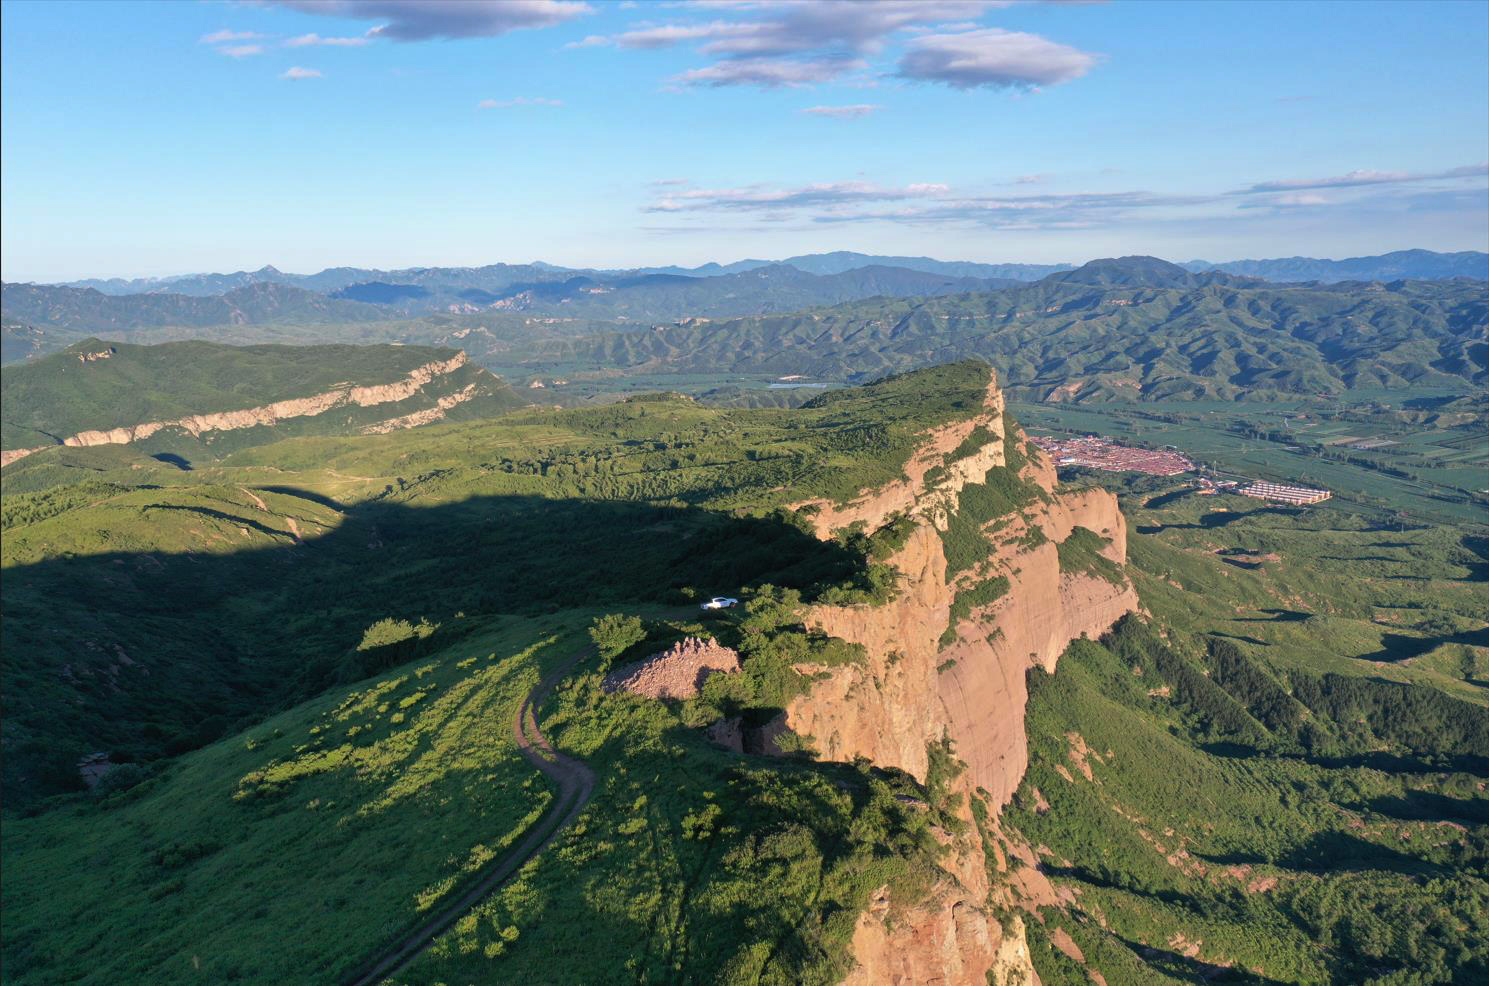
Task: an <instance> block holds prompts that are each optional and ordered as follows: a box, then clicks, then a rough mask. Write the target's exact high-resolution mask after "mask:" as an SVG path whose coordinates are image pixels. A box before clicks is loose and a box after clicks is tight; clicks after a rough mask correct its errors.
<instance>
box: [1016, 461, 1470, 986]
mask: <svg viewBox="0 0 1489 986" xmlns="http://www.w3.org/2000/svg"><path fill="white" fill-rule="evenodd" d="M1072 478H1078V479H1079V480H1080V481H1083V482H1093V481H1095V482H1101V483H1104V484H1106V485H1109V486H1111V487H1113V488H1114V489H1116V490H1117V491H1118V492H1119V495H1120V496H1121V499H1122V506H1123V510H1124V512H1125V513H1126V514H1127V515H1128V518H1129V521H1130V523H1131V524H1132V527H1133V529H1134V536H1132V537H1131V538H1130V540H1129V552H1130V557H1131V560H1132V564H1131V565H1129V568H1128V571H1129V574H1131V575H1132V577H1133V578H1134V579H1135V581H1136V583H1137V585H1138V588H1139V593H1140V596H1141V598H1142V600H1143V603H1144V605H1145V607H1147V609H1148V610H1149V611H1150V612H1151V613H1152V619H1151V621H1150V622H1145V621H1144V620H1141V619H1138V618H1136V617H1129V618H1128V619H1127V620H1125V621H1124V622H1123V623H1122V624H1121V625H1120V626H1119V627H1118V628H1117V630H1116V631H1115V632H1113V633H1112V634H1111V635H1110V636H1108V637H1107V638H1105V639H1104V640H1103V641H1102V643H1101V644H1100V645H1097V644H1095V643H1090V642H1078V643H1077V644H1075V645H1073V646H1072V647H1071V649H1070V650H1069V651H1068V652H1067V653H1066V655H1065V656H1064V657H1062V658H1061V662H1060V665H1059V669H1058V671H1057V672H1056V673H1055V674H1054V675H1053V676H1049V675H1045V674H1043V673H1042V672H1037V671H1036V672H1031V681H1030V686H1031V698H1030V705H1029V712H1028V719H1027V728H1028V734H1029V738H1030V769H1029V772H1028V774H1027V775H1026V777H1025V780H1024V783H1023V785H1022V786H1021V788H1020V792H1019V794H1018V796H1017V797H1016V799H1015V803H1014V806H1013V807H1012V808H1011V809H1010V811H1009V812H1008V813H1007V814H1006V815H1005V817H1006V819H1007V820H1008V821H1009V822H1010V824H1012V825H1013V827H1015V828H1016V829H1017V830H1018V831H1019V832H1020V833H1021V834H1022V835H1023V836H1024V837H1025V838H1026V839H1027V840H1028V841H1029V844H1030V845H1031V846H1035V847H1042V848H1041V851H1040V853H1039V855H1040V859H1041V862H1040V866H1041V868H1042V869H1043V870H1045V871H1046V873H1047V874H1048V875H1049V876H1050V877H1051V878H1052V879H1054V881H1055V882H1056V884H1057V885H1060V886H1063V887H1066V888H1069V889H1071V890H1074V891H1075V893H1076V896H1075V898H1074V903H1073V904H1072V905H1070V906H1069V907H1066V908H1062V909H1059V910H1055V909H1051V908H1044V909H1043V910H1042V914H1043V916H1044V922H1043V923H1042V924H1041V923H1037V922H1036V923H1032V924H1031V946H1032V948H1033V951H1034V955H1035V959H1036V965H1037V967H1038V969H1039V972H1040V976H1041V979H1042V981H1044V982H1046V983H1060V984H1072V986H1073V984H1076V983H1085V982H1089V978H1088V976H1087V973H1086V970H1085V969H1084V968H1081V965H1080V963H1076V962H1074V961H1073V960H1071V959H1069V958H1068V957H1067V956H1066V955H1065V954H1064V953H1062V952H1061V951H1059V950H1058V949H1057V948H1055V947H1054V946H1053V945H1052V944H1051V937H1050V936H1051V935H1052V934H1053V930H1054V929H1055V928H1060V929H1063V931H1064V932H1065V933H1067V934H1069V935H1070V936H1072V938H1073V939H1074V940H1075V942H1076V943H1077V945H1078V946H1079V948H1080V949H1081V951H1082V953H1083V955H1084V957H1085V965H1086V966H1087V967H1089V968H1091V969H1097V970H1099V971H1100V972H1101V974H1102V975H1103V977H1104V978H1105V980H1106V981H1107V982H1108V983H1109V984H1112V986H1117V984H1120V983H1131V984H1147V983H1154V982H1194V981H1199V980H1213V981H1228V980H1234V981H1250V982H1278V983H1331V984H1336V983H1337V984H1341V986H1342V984H1357V983H1382V984H1384V983H1393V984H1394V983H1439V982H1440V983H1448V982H1454V983H1458V982H1475V981H1478V979H1480V978H1482V977H1483V976H1484V975H1485V974H1486V967H1485V966H1484V955H1485V954H1489V952H1486V948H1489V941H1486V940H1485V939H1484V937H1483V930H1482V929H1483V928H1484V927H1485V926H1486V917H1489V795H1486V793H1485V790H1486V788H1485V786H1486V784H1489V709H1486V705H1489V698H1486V694H1485V692H1484V682H1485V681H1486V680H1489V675H1486V670H1489V629H1486V627H1485V619H1484V614H1485V613H1486V612H1489V581H1486V580H1485V579H1484V577H1483V572H1484V568H1483V565H1484V555H1483V550H1484V544H1483V541H1482V534H1481V533H1480V532H1479V531H1478V530H1477V529H1475V528H1465V527H1457V528H1454V527H1441V526H1435V525H1434V526H1424V525H1412V524H1405V525H1404V524H1402V523H1401V522H1400V521H1399V519H1397V518H1396V517H1394V516H1391V515H1385V516H1380V517H1377V518H1371V517H1368V516H1364V515H1362V514H1361V513H1359V512H1357V508H1355V507H1353V506H1350V507H1349V508H1347V509H1346V508H1339V507H1335V506H1333V505H1324V506H1322V507H1312V508H1308V509H1280V508H1277V507H1271V506H1266V505H1263V504H1258V503H1256V502H1255V501H1248V500H1245V499H1244V498H1240V497H1226V496H1218V497H1204V496H1198V495H1196V494H1194V493H1193V492H1189V491H1186V489H1185V486H1184V483H1183V480H1180V479H1170V480H1159V479H1154V478H1151V477H1136V478H1131V477H1129V478H1124V477H1122V476H1117V475H1113V474H1095V473H1080V474H1078V476H1072ZM1085 750H1089V751H1094V752H1081V751H1085ZM1081 764H1085V765H1086V766H1087V767H1088V768H1089V769H1090V770H1091V771H1092V779H1091V780H1087V779H1086V777H1085V774H1084V772H1083V771H1082V770H1081V769H1080V765H1081Z"/></svg>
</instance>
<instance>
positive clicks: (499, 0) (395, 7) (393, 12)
mask: <svg viewBox="0 0 1489 986" xmlns="http://www.w3.org/2000/svg"><path fill="white" fill-rule="evenodd" d="M274 2H276V3H278V4H279V5H280V6H283V7H289V8H291V9H293V10H299V11H302V12H304V13H307V14H319V15H321V16H328V17H349V18H352V19H355V20H376V21H381V22H382V23H381V24H380V25H378V26H377V27H374V28H373V29H372V30H371V31H370V32H368V33H369V35H370V36H372V37H380V38H391V39H393V40H394V41H429V40H433V39H436V38H443V39H450V38H491V37H496V36H497V35H500V34H506V33H507V32H509V31H516V30H521V29H523V28H538V27H552V26H553V25H555V24H562V23H563V22H564V21H568V20H572V19H574V18H575V17H579V16H582V15H584V14H588V13H591V12H592V11H593V10H594V8H593V7H591V6H590V5H589V4H588V3H584V2H582V0H274Z"/></svg>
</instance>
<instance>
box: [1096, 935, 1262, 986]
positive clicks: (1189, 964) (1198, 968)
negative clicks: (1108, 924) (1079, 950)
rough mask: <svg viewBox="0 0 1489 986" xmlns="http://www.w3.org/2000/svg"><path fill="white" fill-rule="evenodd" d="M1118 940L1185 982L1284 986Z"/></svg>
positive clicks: (1238, 970) (1169, 950)
mask: <svg viewBox="0 0 1489 986" xmlns="http://www.w3.org/2000/svg"><path fill="white" fill-rule="evenodd" d="M1116 937H1117V940H1118V941H1120V942H1121V943H1122V944H1124V945H1126V946H1127V947H1128V948H1130V949H1131V950H1132V951H1133V954H1135V955H1137V956H1138V957H1139V958H1141V959H1142V960H1143V961H1144V962H1146V963H1148V964H1149V965H1151V966H1153V968H1155V969H1157V970H1158V971H1160V972H1162V973H1163V974H1164V975H1166V976H1171V977H1173V978H1174V979H1177V980H1179V981H1181V982H1187V983H1251V984H1255V986H1274V984H1275V986H1282V983H1283V980H1281V979H1272V978H1270V977H1268V976H1263V975H1259V974H1257V973H1255V972H1252V971H1251V970H1250V969H1242V968H1238V967H1236V966H1228V965H1219V964H1217V963H1214V962H1206V961H1205V960H1204V959H1201V958H1198V957H1191V956H1188V955H1185V954H1183V953H1182V952H1176V951H1174V950H1173V949H1172V948H1157V947H1155V946H1153V945H1144V944H1143V943H1142V942H1140V941H1134V940H1132V939H1130V938H1123V937H1122V936H1121V935H1117V936H1116Z"/></svg>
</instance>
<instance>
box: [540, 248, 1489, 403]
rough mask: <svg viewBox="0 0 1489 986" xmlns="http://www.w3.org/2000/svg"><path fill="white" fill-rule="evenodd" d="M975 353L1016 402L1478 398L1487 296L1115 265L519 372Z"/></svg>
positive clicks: (811, 363) (912, 363)
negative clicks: (1448, 394)
mask: <svg viewBox="0 0 1489 986" xmlns="http://www.w3.org/2000/svg"><path fill="white" fill-rule="evenodd" d="M972 356H975V357H980V358H983V359H985V360H987V361H989V362H990V363H992V364H993V365H994V366H996V367H997V368H998V370H999V374H1000V379H1002V380H1003V381H1004V382H1005V386H1006V388H1007V389H1008V390H1009V391H1010V392H1011V393H1013V394H1014V395H1015V396H1018V397H1024V398H1035V399H1055V400H1081V401H1086V400H1103V399H1111V398H1139V399H1172V398H1196V399H1198V398H1212V397H1213V398H1223V399H1231V398H1237V397H1266V396H1270V395H1276V394H1285V395H1318V394H1335V393H1339V392H1342V391H1345V390H1350V389H1355V388H1364V387H1380V386H1403V385H1406V384H1414V385H1424V386H1430V385H1439V386H1444V387H1458V388H1461V387H1466V386H1474V387H1478V386H1483V385H1484V384H1486V383H1489V288H1486V286H1485V285H1484V284H1483V283H1482V282H1473V281H1398V282H1392V283H1389V284H1380V283H1359V282H1349V283H1341V284H1333V285H1321V284H1294V285H1283V284H1272V283H1268V282H1265V281H1259V280H1252V279H1248V278H1240V277H1235V276H1232V275H1227V274H1224V273H1219V272H1205V273H1198V274H1196V273H1192V272H1189V271H1186V270H1184V269H1183V268H1181V267H1178V266H1176V265H1174V264H1169V263H1166V262H1164V261H1161V260H1157V259H1155V258H1152V257H1129V258H1122V259H1120V260H1100V261H1093V262H1092V263H1090V264H1087V265H1085V266H1084V267H1081V268H1079V269H1078V270H1075V271H1069V272H1064V273H1057V274H1054V275H1051V276H1050V277H1047V278H1045V279H1043V280H1041V281H1038V282H1036V283H1034V284H1030V285H1026V286H1022V287H1014V288H1006V289H1003V290H999V291H993V292H984V293H977V294H962V295H954V296H948V297H942V298H929V299H913V300H886V299H874V300H872V301H867V302H859V303H854V304H846V305H840V306H838V307H835V308H825V309H819V310H816V311H811V312H803V313H800V314H795V315H784V316H765V317H755V318H740V319H731V320H729V321H722V322H718V321H715V322H704V321H699V320H694V321H688V322H684V323H682V324H678V325H674V326H669V327H665V328H659V329H657V330H655V331H648V332H622V333H612V334H605V335H599V336H592V337H587V338H579V339H570V340H556V341H551V342H548V343H543V344H538V345H535V346H533V347H532V348H531V349H530V350H529V351H528V353H527V354H526V357H525V362H526V363H527V365H528V366H530V367H533V368H537V367H543V366H558V367H564V368H566V369H569V370H577V369H580V368H583V367H593V366H604V367H620V368H624V369H627V370H629V371H631V372H647V373H657V372H679V373H702V372H711V373H770V374H804V375H810V376H812V377H815V378H818V379H821V380H826V381H850V382H851V381H856V380H863V379H868V378H872V377H874V376H877V375H880V374H883V373H885V372H892V371H899V370H904V369H908V368H912V367H916V366H923V365H927V364H931V363H936V362H940V361H944V360H949V359H960V358H965V357H972Z"/></svg>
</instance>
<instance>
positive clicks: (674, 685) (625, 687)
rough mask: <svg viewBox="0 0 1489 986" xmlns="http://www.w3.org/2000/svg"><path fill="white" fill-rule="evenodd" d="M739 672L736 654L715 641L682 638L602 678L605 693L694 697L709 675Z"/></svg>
mask: <svg viewBox="0 0 1489 986" xmlns="http://www.w3.org/2000/svg"><path fill="white" fill-rule="evenodd" d="M738 670H739V653H738V652H737V651H735V650H734V649H733V648H730V647H725V646H723V645H722V644H720V643H719V642H718V641H716V640H701V639H699V638H697V637H684V638H683V639H682V640H679V641H678V642H677V643H675V644H673V645H672V646H671V647H669V648H667V649H666V650H664V651H660V652H658V653H656V654H652V655H651V656H650V657H646V658H643V659H642V660H640V661H637V662H635V663H634V664H627V665H624V666H623V667H619V668H616V669H615V670H614V671H611V672H610V673H609V674H607V675H606V676H605V681H604V684H603V687H604V689H605V691H607V692H618V691H628V692H634V693H636V694H637V695H645V696H647V697H648V698H693V697H694V696H696V695H697V694H698V691H699V689H701V688H702V687H703V682H704V680H705V679H707V678H708V676H709V675H711V674H715V673H724V674H728V673H731V672H734V671H738Z"/></svg>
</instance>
